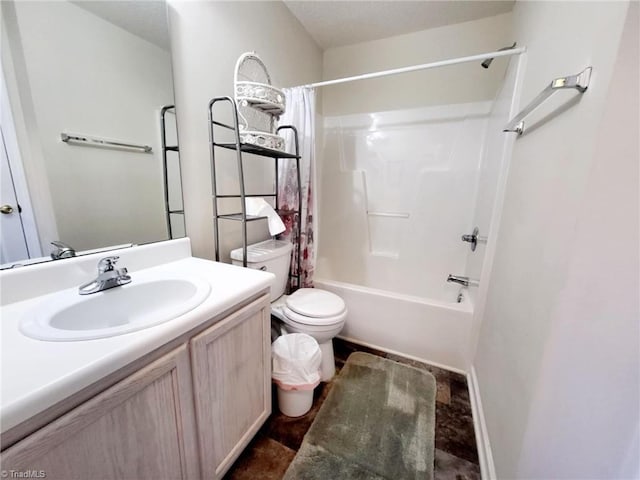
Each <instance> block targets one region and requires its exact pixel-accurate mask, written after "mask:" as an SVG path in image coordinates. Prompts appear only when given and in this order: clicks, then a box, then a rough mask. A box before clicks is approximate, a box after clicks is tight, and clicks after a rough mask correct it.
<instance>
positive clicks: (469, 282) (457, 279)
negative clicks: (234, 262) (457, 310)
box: [447, 274, 480, 287]
mask: <svg viewBox="0 0 640 480" xmlns="http://www.w3.org/2000/svg"><path fill="white" fill-rule="evenodd" d="M447 282H450V283H457V284H458V285H462V286H463V287H477V286H478V285H479V284H480V282H479V281H478V280H473V279H471V278H469V277H461V276H459V275H451V274H449V276H448V277H447Z"/></svg>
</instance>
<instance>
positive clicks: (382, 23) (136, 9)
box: [72, 0, 515, 50]
mask: <svg viewBox="0 0 640 480" xmlns="http://www.w3.org/2000/svg"><path fill="white" fill-rule="evenodd" d="M207 1H214V0H207ZM283 1H284V3H285V5H286V6H287V7H288V8H289V10H290V11H291V13H293V15H294V16H295V17H296V18H297V19H298V20H299V21H300V23H301V24H302V25H303V27H304V28H305V29H306V30H307V31H308V32H309V34H310V35H311V36H312V37H313V39H314V40H315V41H316V43H317V44H318V45H319V46H320V47H322V48H323V49H326V48H331V47H338V46H342V45H350V44H353V43H359V42H365V41H369V40H377V39H381V38H387V37H391V36H394V35H401V34H404V33H410V32H415V31H418V30H425V29H428V28H434V27H441V26H444V25H451V24H454V23H461V22H468V21H470V20H477V19H480V18H484V17H491V16H494V15H499V14H501V13H506V12H510V11H511V10H512V9H513V5H514V3H515V0H490V1H487V0H444V1H443V0H409V1H408V0H393V1H389V0H382V1H378V0H339V1H326V0H283ZM72 3H74V4H76V5H77V6H79V7H82V8H84V9H85V10H87V11H89V12H91V13H93V14H94V15H97V16H98V17H100V18H103V19H104V20H107V21H108V22H111V23H113V24H115V25H117V26H119V27H121V28H123V29H125V30H127V31H128V32H130V33H133V34H134V35H137V36H139V37H142V38H144V39H145V40H148V41H149V42H151V43H153V44H155V45H157V46H159V47H161V48H163V49H165V50H169V29H168V26H167V12H166V3H165V0H118V1H114V0H72Z"/></svg>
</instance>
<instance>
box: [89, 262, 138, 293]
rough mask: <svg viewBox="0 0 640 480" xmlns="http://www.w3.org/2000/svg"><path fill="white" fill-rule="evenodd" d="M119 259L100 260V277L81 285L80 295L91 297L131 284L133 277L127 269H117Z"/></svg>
mask: <svg viewBox="0 0 640 480" xmlns="http://www.w3.org/2000/svg"><path fill="white" fill-rule="evenodd" d="M119 258H120V257H104V258H102V259H100V261H99V262H98V277H97V278H96V279H95V280H91V281H90V282H87V283H85V284H84V285H80V287H79V288H78V293H79V294H80V295H89V294H91V293H97V292H102V291H103V290H108V289H110V288H113V287H119V286H120V285H126V284H127V283H130V282H131V277H130V276H129V275H127V269H126V268H115V265H116V263H118V259H119Z"/></svg>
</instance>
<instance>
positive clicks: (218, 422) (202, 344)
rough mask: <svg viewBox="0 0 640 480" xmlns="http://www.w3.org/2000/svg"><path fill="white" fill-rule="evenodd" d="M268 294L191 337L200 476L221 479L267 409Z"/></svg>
mask: <svg viewBox="0 0 640 480" xmlns="http://www.w3.org/2000/svg"><path fill="white" fill-rule="evenodd" d="M268 299H269V297H268V296H264V297H262V299H261V301H258V302H254V303H252V304H250V305H248V306H246V307H245V308H243V309H241V310H239V311H238V312H236V313H234V314H232V315H230V316H229V317H227V318H226V319H225V320H223V321H221V322H219V323H216V324H215V325H213V326H212V327H210V328H208V329H207V330H205V331H203V332H202V333H200V334H199V335H197V336H195V337H194V338H193V339H192V340H191V360H192V367H193V380H194V382H193V388H194V398H195V407H196V419H197V424H198V440H199V445H200V459H201V467H202V477H203V478H208V479H214V478H222V476H223V475H224V474H225V472H226V471H227V470H228V469H229V467H230V466H231V465H232V464H233V462H234V461H235V459H236V458H237V457H238V455H239V454H240V453H241V452H242V450H243V449H244V447H245V446H246V445H247V444H248V443H249V442H250V441H251V439H252V438H253V436H254V435H255V434H256V433H257V431H258V430H259V429H260V427H261V426H262V424H263V423H264V421H265V420H266V419H267V417H268V416H269V415H270V413H271V342H270V339H271V327H270V325H271V323H270V321H271V320H270V318H271V316H270V315H271V314H270V305H269V300H268Z"/></svg>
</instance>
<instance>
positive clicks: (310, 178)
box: [278, 87, 316, 289]
mask: <svg viewBox="0 0 640 480" xmlns="http://www.w3.org/2000/svg"><path fill="white" fill-rule="evenodd" d="M284 93H285V97H286V105H287V109H286V111H285V113H284V114H283V115H282V116H281V117H280V121H279V122H278V123H279V125H293V126H294V127H296V129H297V130H298V142H299V148H300V156H301V158H300V179H301V182H300V183H301V190H302V212H301V215H300V217H299V219H298V218H297V216H296V215H295V214H293V213H286V212H287V211H291V210H297V208H298V194H297V186H298V178H297V173H296V162H295V160H293V159H286V160H280V164H279V165H280V168H279V171H278V203H279V209H280V212H281V214H280V215H281V217H282V220H283V221H284V224H285V226H286V227H287V229H286V230H285V231H284V233H282V234H281V235H279V237H278V238H281V239H287V240H290V241H292V242H293V245H294V250H293V256H292V261H291V273H292V274H294V275H295V274H296V273H297V272H298V268H300V272H301V282H300V283H301V285H300V286H302V287H313V271H314V269H315V263H316V252H315V248H314V232H315V231H316V214H315V208H316V207H315V205H316V202H315V185H314V182H315V176H316V171H315V169H316V164H315V115H316V92H315V90H313V89H310V88H305V87H294V88H285V89H284ZM281 134H282V136H283V137H284V138H285V141H286V149H287V152H294V151H295V145H294V139H293V135H292V132H291V131H290V130H283V131H281ZM283 211H284V212H283ZM298 220H299V221H301V222H302V223H301V229H300V231H301V238H300V239H298V238H296V237H297V228H296V227H297V225H296V221H298ZM298 248H300V249H301V251H302V261H301V265H299V266H298V265H297V259H298V250H297V249H298ZM293 286H295V284H293V285H292V284H290V285H289V289H291V287H293Z"/></svg>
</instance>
